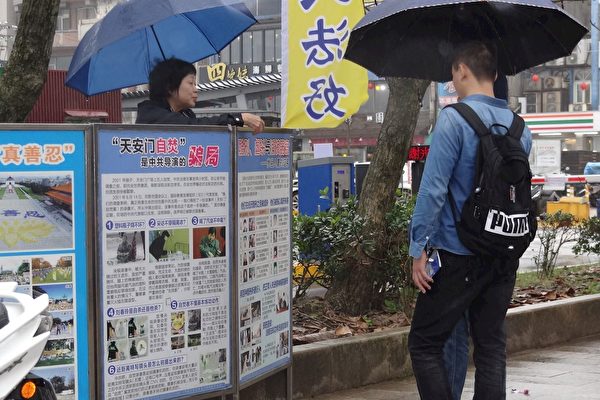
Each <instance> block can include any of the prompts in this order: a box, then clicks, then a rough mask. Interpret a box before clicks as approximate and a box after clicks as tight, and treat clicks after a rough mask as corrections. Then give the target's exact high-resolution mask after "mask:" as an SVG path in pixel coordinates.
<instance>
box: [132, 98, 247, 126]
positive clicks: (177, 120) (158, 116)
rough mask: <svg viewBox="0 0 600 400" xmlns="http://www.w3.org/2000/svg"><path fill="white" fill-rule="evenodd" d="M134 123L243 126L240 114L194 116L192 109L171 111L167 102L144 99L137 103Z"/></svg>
mask: <svg viewBox="0 0 600 400" xmlns="http://www.w3.org/2000/svg"><path fill="white" fill-rule="evenodd" d="M135 123H136V124H179V125H236V126H244V120H243V119H242V114H240V113H231V114H221V115H218V116H216V117H200V118H198V117H196V115H195V114H194V112H193V111H192V110H190V109H189V108H188V109H185V110H182V111H181V112H173V111H171V108H170V107H169V104H168V103H167V102H166V101H165V102H158V101H154V100H146V101H143V102H141V103H140V104H138V113H137V118H136V120H135Z"/></svg>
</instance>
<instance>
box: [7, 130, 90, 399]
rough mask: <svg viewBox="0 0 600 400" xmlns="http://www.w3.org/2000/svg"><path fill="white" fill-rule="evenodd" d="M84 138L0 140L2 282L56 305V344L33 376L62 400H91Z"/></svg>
mask: <svg viewBox="0 0 600 400" xmlns="http://www.w3.org/2000/svg"><path fill="white" fill-rule="evenodd" d="M85 151H86V150H85V132H84V131H83V130H81V131H74V130H64V131H61V130H52V131H42V130H31V131H26V130H19V131H10V130H5V131H2V132H1V135H0V281H8V282H10V281H16V282H17V283H18V285H19V286H18V287H17V290H18V291H20V292H22V293H26V294H29V295H32V296H33V297H37V296H39V295H40V294H41V293H46V294H47V295H48V297H49V299H50V302H49V306H48V312H49V313H50V315H51V316H52V321H53V322H52V328H51V333H50V338H49V340H48V342H47V343H46V347H45V348H44V351H43V352H42V355H41V357H40V360H39V362H38V364H37V367H36V368H35V369H34V370H33V372H34V373H35V374H37V375H39V376H41V377H43V378H45V379H47V380H48V381H50V382H51V383H52V384H53V385H54V390H55V392H56V393H57V395H58V396H59V398H68V399H87V398H89V395H88V388H89V382H88V314H87V306H88V297H87V296H88V293H87V286H86V285H87V278H88V277H87V258H86V220H87V215H86V204H87V202H86V170H85Z"/></svg>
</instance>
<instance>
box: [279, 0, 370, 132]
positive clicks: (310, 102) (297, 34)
mask: <svg viewBox="0 0 600 400" xmlns="http://www.w3.org/2000/svg"><path fill="white" fill-rule="evenodd" d="M282 14H283V15H282V27H281V31H282V49H283V62H282V83H281V99H282V105H281V120H282V124H283V127H285V128H301V129H308V128H333V127H336V126H338V125H340V124H341V123H342V122H344V120H346V119H347V118H349V117H350V116H352V114H354V113H356V112H357V111H358V109H359V108H360V106H361V104H363V103H364V102H365V101H367V99H368V98H369V96H368V87H367V86H368V77H367V71H366V70H365V69H364V68H362V67H360V66H358V65H356V64H354V63H352V62H350V61H346V60H344V59H343V56H344V51H345V50H346V46H347V45H348V39H349V38H350V31H351V30H352V28H353V27H354V25H356V23H357V22H358V21H359V20H360V19H361V18H362V17H363V16H364V8H363V1H362V0H287V1H284V2H283V7H282Z"/></svg>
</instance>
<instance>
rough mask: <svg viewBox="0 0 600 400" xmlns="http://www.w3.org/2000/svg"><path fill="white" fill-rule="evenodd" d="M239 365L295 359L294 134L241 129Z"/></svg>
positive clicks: (247, 378)
mask: <svg viewBox="0 0 600 400" xmlns="http://www.w3.org/2000/svg"><path fill="white" fill-rule="evenodd" d="M236 147H237V149H236V157H237V246H238V247H237V248H238V260H237V262H238V276H237V280H238V291H237V296H238V297H237V303H238V313H237V316H236V319H237V324H238V332H239V337H238V338H236V339H237V341H238V343H237V345H238V347H239V359H238V371H239V378H240V383H241V384H242V385H243V384H246V383H249V382H251V381H254V380H258V379H260V378H261V377H263V376H265V375H268V374H269V373H271V372H272V371H274V370H277V369H279V368H282V367H284V366H286V365H289V363H290V362H291V351H290V349H291V345H292V342H291V329H292V322H291V321H292V320H291V300H292V284H291V187H290V182H291V176H290V174H291V172H290V169H291V165H292V163H291V154H292V146H291V136H290V135H289V134H277V133H264V134H260V135H253V134H252V133H250V132H238V134H237V146H236Z"/></svg>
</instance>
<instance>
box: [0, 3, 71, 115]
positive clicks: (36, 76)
mask: <svg viewBox="0 0 600 400" xmlns="http://www.w3.org/2000/svg"><path fill="white" fill-rule="evenodd" d="M59 3H60V0H43V1H39V0H38V1H36V0H24V1H23V4H22V11H21V17H20V19H19V27H18V30H17V37H16V39H15V44H14V46H13V49H12V52H11V54H10V58H9V59H8V64H7V66H6V71H5V73H4V75H2V77H0V122H23V121H24V120H25V118H26V117H27V115H28V114H29V112H30V111H31V109H32V108H33V106H34V105H35V102H36V100H37V98H38V96H39V95H40V93H41V91H42V88H43V87H44V83H45V82H46V77H47V75H48V74H47V73H48V61H49V60H50V54H51V52H52V43H53V40H54V31H55V30H56V18H57V15H58V6H59Z"/></svg>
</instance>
